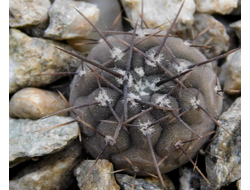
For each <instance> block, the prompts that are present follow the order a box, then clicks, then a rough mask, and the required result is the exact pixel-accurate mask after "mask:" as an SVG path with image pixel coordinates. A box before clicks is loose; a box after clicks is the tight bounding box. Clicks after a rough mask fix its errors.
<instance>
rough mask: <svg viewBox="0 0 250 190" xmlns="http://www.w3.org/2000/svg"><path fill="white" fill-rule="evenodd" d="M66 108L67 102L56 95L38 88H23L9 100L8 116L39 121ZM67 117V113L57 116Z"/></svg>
mask: <svg viewBox="0 0 250 190" xmlns="http://www.w3.org/2000/svg"><path fill="white" fill-rule="evenodd" d="M67 107H68V104H67V102H65V101H64V99H63V98H62V97H61V96H60V95H59V94H58V93H55V92H51V91H48V90H42V89H39V88H24V89H22V90H20V91H18V92H17V93H15V94H14V96H13V97H12V98H11V100H10V104H9V116H10V117H13V118H22V119H40V118H42V117H44V116H47V115H50V114H52V113H54V112H57V111H61V110H63V109H65V108H67ZM67 115H68V113H67V112H66V113H61V114H59V116H67Z"/></svg>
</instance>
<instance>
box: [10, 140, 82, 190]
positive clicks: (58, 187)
mask: <svg viewBox="0 0 250 190" xmlns="http://www.w3.org/2000/svg"><path fill="white" fill-rule="evenodd" d="M80 155H81V145H80V144H79V143H77V142H72V143H71V144H70V145H68V146H67V147H65V149H63V150H61V151H60V152H57V153H54V154H52V155H47V156H45V157H43V158H41V159H40V160H39V161H37V162H34V163H31V164H30V165H28V166H26V167H25V168H24V169H23V170H21V171H20V172H19V173H18V174H17V176H15V177H14V178H13V179H12V180H10V183H9V189H10V190H33V189H54V190H63V189H72V187H74V186H76V184H75V185H74V183H75V179H74V176H73V167H74V166H75V165H76V164H77V162H78V161H79V156H80Z"/></svg>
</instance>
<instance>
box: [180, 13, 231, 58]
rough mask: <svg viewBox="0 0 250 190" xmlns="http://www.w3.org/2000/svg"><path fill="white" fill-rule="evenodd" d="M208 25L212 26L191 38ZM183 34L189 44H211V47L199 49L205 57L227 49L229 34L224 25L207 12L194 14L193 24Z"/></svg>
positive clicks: (210, 56)
mask: <svg viewBox="0 0 250 190" xmlns="http://www.w3.org/2000/svg"><path fill="white" fill-rule="evenodd" d="M210 26H212V28H210V29H209V30H208V31H207V32H206V33H204V34H203V35H201V36H199V37H198V38H196V39H195V40H193V39H194V38H195V37H196V36H198V35H199V34H200V33H201V32H203V31H204V30H205V29H207V28H208V27H210ZM183 35H185V37H184V38H185V39H187V40H188V41H190V42H191V44H194V45H201V46H203V45H206V46H211V47H212V48H201V49H200V50H201V52H202V53H203V54H204V55H206V57H207V58H212V57H215V56H218V55H220V54H221V53H223V52H226V51H227V50H228V46H229V36H228V34H227V32H226V28H225V26H224V25H223V24H222V23H221V22H219V21H218V20H216V19H215V18H214V17H213V16H211V15H209V14H202V13H196V14H194V24H193V25H192V27H190V29H188V31H185V32H184V33H183Z"/></svg>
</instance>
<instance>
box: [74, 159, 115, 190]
mask: <svg viewBox="0 0 250 190" xmlns="http://www.w3.org/2000/svg"><path fill="white" fill-rule="evenodd" d="M94 163H95V160H84V161H82V162H81V163H80V164H79V165H78V166H76V168H75V169H74V175H75V177H76V178H77V181H78V187H79V188H80V190H92V189H109V190H118V189H120V187H119V186H118V185H117V183H116V181H115V177H114V174H111V172H113V171H114V170H113V165H112V163H110V162H109V161H107V160H104V159H103V160H98V162H97V163H96V165H95V167H94V169H93V170H92V171H91V173H90V174H89V176H88V177H87V180H85V181H84V179H85V177H86V176H87V174H88V172H89V171H90V169H91V168H92V166H93V165H94Z"/></svg>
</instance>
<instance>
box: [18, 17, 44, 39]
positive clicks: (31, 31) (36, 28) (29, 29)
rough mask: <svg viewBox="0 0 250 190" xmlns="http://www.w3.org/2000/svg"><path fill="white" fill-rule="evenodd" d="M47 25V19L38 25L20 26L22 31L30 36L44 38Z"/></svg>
mask: <svg viewBox="0 0 250 190" xmlns="http://www.w3.org/2000/svg"><path fill="white" fill-rule="evenodd" d="M48 26H49V19H48V20H47V21H46V22H43V23H41V24H38V25H30V26H25V27H23V28H22V31H23V32H24V33H25V34H27V35H29V36H31V37H38V38H44V31H45V30H46V29H47V28H48Z"/></svg>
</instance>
